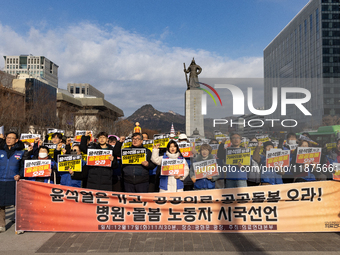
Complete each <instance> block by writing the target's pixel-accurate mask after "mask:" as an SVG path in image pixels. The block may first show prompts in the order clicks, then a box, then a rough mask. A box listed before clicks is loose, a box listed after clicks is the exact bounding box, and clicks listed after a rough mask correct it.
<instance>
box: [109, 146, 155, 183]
mask: <svg viewBox="0 0 340 255" xmlns="http://www.w3.org/2000/svg"><path fill="white" fill-rule="evenodd" d="M121 146H122V143H121V142H117V143H116V145H115V148H114V150H115V151H114V153H115V156H118V157H121ZM131 148H136V149H138V148H144V147H143V145H141V146H140V147H135V146H131ZM145 149H146V161H148V163H149V165H148V166H147V167H145V166H143V165H142V164H140V165H136V164H125V165H122V174H123V180H124V182H127V183H130V184H140V183H146V182H149V176H150V173H149V170H153V169H154V168H155V167H156V165H155V164H154V163H153V162H152V161H151V151H150V150H149V149H147V148H145Z"/></svg>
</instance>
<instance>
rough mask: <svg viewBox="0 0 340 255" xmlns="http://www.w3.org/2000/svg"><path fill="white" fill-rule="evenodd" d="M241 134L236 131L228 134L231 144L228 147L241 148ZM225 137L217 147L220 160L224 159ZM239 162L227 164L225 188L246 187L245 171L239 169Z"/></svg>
mask: <svg viewBox="0 0 340 255" xmlns="http://www.w3.org/2000/svg"><path fill="white" fill-rule="evenodd" d="M241 139H242V137H241V135H240V134H238V133H233V134H231V136H230V141H231V146H230V147H229V148H242V147H241V146H240V144H241ZM225 141H226V140H225V139H223V140H222V143H221V144H220V146H219V147H218V151H217V158H219V159H220V160H226V149H225V148H224V143H225ZM241 166H242V164H241V163H238V165H227V164H226V169H227V176H226V182H225V187H226V188H238V187H247V172H246V171H242V170H241Z"/></svg>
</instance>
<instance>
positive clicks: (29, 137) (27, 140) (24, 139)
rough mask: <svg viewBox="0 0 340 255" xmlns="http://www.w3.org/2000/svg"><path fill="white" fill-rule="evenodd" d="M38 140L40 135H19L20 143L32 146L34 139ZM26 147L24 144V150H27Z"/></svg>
mask: <svg viewBox="0 0 340 255" xmlns="http://www.w3.org/2000/svg"><path fill="white" fill-rule="evenodd" d="M37 137H38V138H39V139H40V137H41V136H40V135H39V134H21V135H20V141H22V142H23V143H29V144H31V145H32V146H33V145H34V139H35V138H37ZM27 148H28V146H26V144H25V150H27Z"/></svg>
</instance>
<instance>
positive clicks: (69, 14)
mask: <svg viewBox="0 0 340 255" xmlns="http://www.w3.org/2000/svg"><path fill="white" fill-rule="evenodd" d="M307 3H308V0H237V1H235V0H224V1H222V0H213V1H202V0H197V1H179V0H171V1H161V0H159V1H151V0H145V1H137V0H124V1H123V0H122V1H109V0H107V1H102V0H96V1H94V0H92V1H87V0H83V1H73V0H71V1H60V0H59V1H15V0H12V1H2V0H1V1H0V4H1V5H0V6H1V8H0V17H1V18H0V38H2V39H1V40H0V54H1V55H19V54H30V53H31V54H33V55H42V56H46V57H47V58H49V59H51V60H52V61H54V62H55V63H57V64H58V65H59V66H60V68H59V87H61V88H66V86H67V83H68V82H79V83H80V82H86V83H90V84H92V85H94V86H96V87H97V88H99V89H100V90H101V91H103V92H104V93H105V98H106V99H107V100H108V101H110V102H111V103H113V104H115V105H116V106H118V107H119V108H121V109H122V110H123V111H124V113H125V116H129V115H131V114H132V113H133V112H134V111H135V110H136V109H138V108H139V107H141V106H142V105H144V104H147V103H150V104H152V105H153V106H154V107H155V108H156V109H158V110H161V111H168V110H173V111H175V112H178V113H181V114H183V113H184V97H183V96H184V92H185V89H186V84H185V78H184V74H183V62H186V64H187V66H188V65H189V64H190V61H191V59H192V57H195V59H196V63H197V64H199V65H200V66H201V67H202V68H203V72H202V74H201V76H200V77H228V78H261V77H262V75H263V73H262V72H263V66H262V65H263V60H262V56H263V49H264V48H265V47H266V46H267V45H268V43H270V41H271V40H272V39H273V38H274V37H275V36H276V35H277V34H278V33H279V32H280V31H281V30H282V29H283V28H284V27H285V26H286V25H287V24H288V22H289V21H290V20H291V19H292V18H293V17H294V16H295V15H296V14H297V13H298V12H299V11H300V10H301V9H302V8H303V6H305V5H306V4H307ZM3 66H4V61H3V59H2V60H1V61H0V68H2V67H3ZM150 88H155V89H150ZM131 93H132V94H134V95H137V96H131ZM164 93H167V95H168V97H167V98H166V99H167V100H165V98H164ZM226 116H227V115H226Z"/></svg>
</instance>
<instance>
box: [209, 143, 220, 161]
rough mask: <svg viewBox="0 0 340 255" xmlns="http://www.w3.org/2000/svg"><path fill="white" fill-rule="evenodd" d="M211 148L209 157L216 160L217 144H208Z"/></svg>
mask: <svg viewBox="0 0 340 255" xmlns="http://www.w3.org/2000/svg"><path fill="white" fill-rule="evenodd" d="M209 145H210V147H211V149H212V150H211V155H213V157H214V159H217V151H218V147H219V146H220V145H219V144H209Z"/></svg>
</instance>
